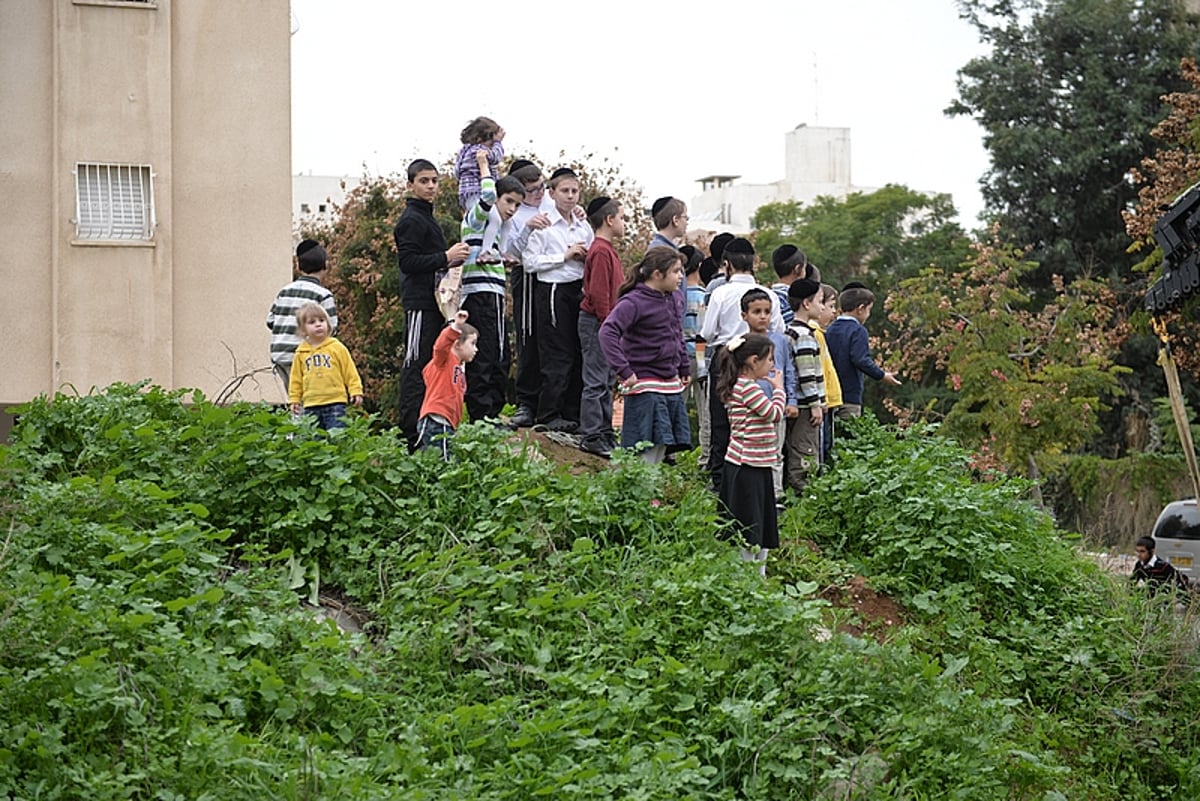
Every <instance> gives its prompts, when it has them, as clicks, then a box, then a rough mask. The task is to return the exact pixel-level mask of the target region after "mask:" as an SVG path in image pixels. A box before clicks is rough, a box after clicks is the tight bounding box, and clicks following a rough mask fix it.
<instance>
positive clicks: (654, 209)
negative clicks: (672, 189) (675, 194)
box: [650, 197, 671, 217]
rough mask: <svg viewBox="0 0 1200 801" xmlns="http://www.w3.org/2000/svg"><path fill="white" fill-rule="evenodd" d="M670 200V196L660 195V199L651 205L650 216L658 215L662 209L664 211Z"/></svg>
mask: <svg viewBox="0 0 1200 801" xmlns="http://www.w3.org/2000/svg"><path fill="white" fill-rule="evenodd" d="M670 202H671V198H670V197H660V198H659V199H658V200H656V201H654V203H653V205H651V206H650V216H651V217H655V216H657V215H658V213H659V212H660V211H662V209H663V206H665V205H667V204H668V203H670Z"/></svg>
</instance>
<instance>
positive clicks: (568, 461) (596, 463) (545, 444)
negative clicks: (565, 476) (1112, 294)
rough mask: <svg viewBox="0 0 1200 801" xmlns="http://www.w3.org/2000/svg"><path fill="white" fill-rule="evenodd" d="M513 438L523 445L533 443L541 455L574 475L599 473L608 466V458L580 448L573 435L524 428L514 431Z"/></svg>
mask: <svg viewBox="0 0 1200 801" xmlns="http://www.w3.org/2000/svg"><path fill="white" fill-rule="evenodd" d="M513 438H514V439H515V440H517V441H518V442H520V443H522V444H523V445H533V446H535V447H536V450H537V451H540V452H541V455H542V456H543V457H544V458H546V459H549V460H550V461H552V462H554V463H555V464H557V465H559V466H560V467H563V468H565V469H566V471H567V472H568V473H570V474H571V475H574V476H581V475H587V474H589V473H598V472H600V471H601V470H604V469H605V468H607V467H608V460H607V459H602V458H600V457H599V456H593V455H592V454H590V453H586V452H584V451H581V450H579V445H578V444H577V443H576V442H575V441H574V438H573V437H571V436H563V435H555V434H549V433H546V432H542V431H534V430H533V429H531V428H522V429H519V430H517V431H515V432H514V433H513Z"/></svg>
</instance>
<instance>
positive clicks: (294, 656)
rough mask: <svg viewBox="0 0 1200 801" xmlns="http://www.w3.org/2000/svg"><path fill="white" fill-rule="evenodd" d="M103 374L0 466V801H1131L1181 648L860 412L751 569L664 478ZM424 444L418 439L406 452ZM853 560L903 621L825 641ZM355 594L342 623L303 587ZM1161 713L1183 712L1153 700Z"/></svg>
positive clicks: (1189, 750) (1176, 694)
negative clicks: (763, 574) (836, 592)
mask: <svg viewBox="0 0 1200 801" xmlns="http://www.w3.org/2000/svg"><path fill="white" fill-rule="evenodd" d="M183 400H184V396H183V395H181V394H179V393H166V392H163V391H161V390H158V389H154V388H149V389H147V388H144V387H123V386H115V387H112V388H110V389H109V391H108V392H107V393H105V394H98V395H93V396H88V397H86V398H79V399H67V398H58V399H56V400H55V401H54V402H52V403H51V402H48V401H44V400H43V401H37V402H35V403H33V404H30V405H28V406H27V407H25V408H24V409H23V410H22V412H21V419H20V425H19V428H18V430H17V431H16V432H15V435H14V444H13V445H12V446H11V447H9V448H7V449H5V450H4V451H3V452H2V460H0V484H2V485H3V486H0V490H3V491H2V492H0V497H4V498H7V499H9V500H8V501H7V505H5V506H3V507H0V512H2V513H3V514H4V516H5V518H6V519H5V521H4V523H5V530H6V531H8V532H10V534H9V537H8V541H7V545H6V547H5V550H4V551H3V552H0V637H2V638H3V642H4V643H5V653H4V659H3V661H2V662H0V719H3V720H4V721H5V726H4V727H3V728H2V729H0V795H5V794H9V795H11V796H12V797H19V798H26V797H37V798H47V799H54V798H77V797H82V796H86V797H89V798H95V799H109V798H114V799H115V798H163V799H174V798H181V799H182V798H187V799H200V798H209V799H224V798H245V797H251V796H254V797H273V798H305V799H310V798H389V799H394V798H411V799H421V798H428V799H455V798H457V799H490V798H495V799H500V798H513V799H528V798H531V797H537V796H539V795H553V796H555V797H559V798H596V799H608V798H640V799H667V798H671V799H676V798H692V799H733V798H755V799H794V798H831V799H832V798H979V799H995V798H1031V799H1032V798H1064V797H1065V798H1102V799H1103V798H1113V799H1115V798H1155V797H1159V796H1160V795H1161V793H1162V792H1163V791H1164V790H1163V788H1176V789H1179V790H1185V791H1186V790H1192V791H1194V790H1195V789H1196V787H1197V786H1200V767H1198V763H1197V759H1196V757H1195V752H1196V750H1197V749H1196V745H1197V743H1196V738H1195V737H1194V736H1193V735H1192V734H1191V733H1190V732H1189V730H1188V728H1187V721H1188V719H1189V717H1190V710H1191V709H1194V708H1195V706H1196V703H1197V702H1198V701H1200V698H1197V692H1196V687H1195V683H1194V681H1193V679H1192V671H1193V669H1194V667H1195V656H1194V653H1193V645H1194V643H1193V642H1192V641H1191V638H1190V637H1185V636H1184V635H1185V632H1187V631H1189V630H1190V628H1189V625H1190V620H1184V621H1182V622H1180V621H1179V620H1178V619H1177V618H1176V617H1175V616H1173V615H1172V614H1171V612H1170V611H1169V610H1166V609H1164V608H1162V606H1161V605H1154V604H1147V603H1145V602H1144V601H1141V600H1140V599H1137V598H1130V597H1129V596H1127V595H1126V594H1125V592H1124V591H1123V590H1122V589H1121V588H1115V589H1114V587H1113V586H1112V584H1111V583H1110V582H1108V581H1107V580H1106V579H1104V578H1103V577H1102V576H1100V575H1098V574H1097V573H1096V572H1095V571H1094V570H1093V569H1091V568H1089V566H1088V565H1086V564H1085V563H1082V562H1080V561H1079V560H1078V559H1077V557H1076V556H1075V555H1074V553H1073V551H1072V549H1071V547H1070V545H1069V544H1067V543H1064V542H1062V541H1061V540H1060V538H1059V537H1058V535H1057V534H1056V532H1054V530H1053V528H1052V527H1051V526H1050V524H1049V523H1048V522H1047V521H1046V520H1045V518H1043V517H1042V516H1040V515H1038V514H1036V513H1035V512H1033V511H1031V509H1030V508H1029V507H1028V506H1027V505H1026V504H1024V503H1023V502H1022V501H1021V499H1020V494H1021V492H1022V491H1023V489H1024V487H1023V485H1021V484H1019V483H1009V482H1003V483H991V484H980V483H975V482H973V481H971V480H970V478H969V476H968V475H967V473H966V470H965V462H964V460H963V457H962V454H961V453H960V452H959V451H957V450H956V449H954V448H953V447H952V446H950V445H948V444H947V443H945V442H944V441H942V440H940V439H938V438H937V437H936V436H933V435H932V433H931V432H921V433H918V432H909V433H908V434H907V435H905V436H904V437H903V438H901V439H897V438H896V437H895V435H894V434H892V433H890V432H888V431H885V430H882V429H879V428H877V427H875V426H873V425H872V424H870V423H869V422H868V423H866V424H864V425H863V426H860V427H859V431H858V432H857V437H856V439H855V440H854V441H853V443H847V444H846V447H844V448H843V449H842V456H841V461H840V462H839V465H838V468H837V469H836V470H835V471H833V472H832V473H831V474H830V475H828V476H826V477H824V478H822V479H820V480H819V481H818V482H816V483H815V484H814V487H813V489H814V493H815V497H814V499H812V500H810V501H807V502H806V503H804V504H802V505H801V508H800V509H799V511H796V512H790V513H789V516H788V517H787V519H786V523H785V525H786V531H785V539H788V540H789V541H792V542H796V541H797V532H799V531H803V532H804V533H805V535H806V536H808V537H811V538H812V539H813V540H814V541H815V542H817V543H818V544H819V545H820V547H821V548H822V549H823V555H822V557H821V558H820V559H816V558H813V557H812V555H811V554H810V553H809V552H808V551H807V549H803V548H799V549H797V550H796V551H795V552H794V553H791V552H789V551H787V550H786V549H785V551H784V552H783V554H782V555H781V557H780V558H779V559H776V560H774V561H773V562H772V565H773V567H774V568H775V570H776V571H777V577H776V578H773V579H772V580H770V581H767V582H763V581H762V580H761V579H760V578H759V577H758V575H757V573H755V572H754V569H753V567H751V566H748V565H745V564H743V563H741V562H740V560H739V559H738V558H737V556H736V552H735V550H734V549H733V548H732V547H731V546H729V545H726V544H724V543H722V542H720V541H719V540H717V539H716V538H714V537H713V536H711V533H712V530H713V526H714V515H713V509H712V506H713V503H712V500H711V496H710V495H709V494H708V493H707V492H706V491H704V490H703V489H702V488H701V487H702V482H701V480H700V479H699V477H698V476H693V475H691V473H690V472H689V471H688V470H682V471H675V472H670V471H668V472H659V470H658V469H657V468H652V467H649V466H647V465H644V464H641V463H640V462H637V461H620V462H619V464H618V466H617V469H613V470H609V471H605V472H602V473H599V474H596V475H591V476H585V477H576V476H571V475H568V474H566V473H565V472H563V471H561V470H559V469H557V468H556V466H555V465H553V464H552V463H549V462H547V461H544V460H542V459H540V458H539V457H538V455H537V454H536V452H534V451H532V450H530V449H527V448H526V447H524V446H521V445H520V444H514V443H513V442H511V441H508V440H505V439H504V438H503V437H501V436H500V434H498V433H496V432H494V431H490V430H485V429H474V428H470V427H468V429H466V430H465V431H464V432H463V434H462V436H461V437H460V439H459V440H458V441H456V448H457V449H458V453H459V455H460V460H459V461H458V462H457V463H456V464H454V465H451V466H444V465H442V464H441V463H439V462H437V461H436V460H435V459H433V458H429V457H427V456H426V455H420V454H419V455H418V456H416V457H410V456H408V455H407V454H406V453H405V451H404V449H403V447H402V446H401V445H400V444H399V443H398V442H397V440H396V439H395V438H394V437H392V436H388V435H377V434H372V433H370V432H369V431H368V427H367V426H366V425H365V424H363V423H357V424H355V425H354V426H352V427H351V428H350V429H349V430H348V431H346V432H345V433H344V435H342V436H335V437H332V438H322V437H318V436H316V435H315V433H314V432H313V431H312V430H311V429H308V428H305V427H303V426H301V427H298V426H296V425H295V424H293V423H292V422H291V421H290V420H289V419H288V417H287V416H286V415H282V414H279V413H276V412H275V411H273V410H271V409H268V408H265V407H254V406H236V407H230V408H219V407H215V406H213V405H211V404H210V403H208V402H206V401H205V400H204V399H202V398H188V400H189V401H191V402H190V403H188V404H184V403H183ZM430 456H431V455H430ZM854 573H860V574H862V575H864V576H867V577H868V578H869V580H870V581H871V582H872V583H873V584H874V585H875V586H876V587H877V588H879V589H882V590H886V591H888V592H890V593H892V594H893V595H894V596H895V597H896V598H897V599H899V600H900V601H901V602H902V603H904V604H905V606H906V607H907V608H908V610H909V617H910V618H911V619H910V622H909V624H908V625H907V626H905V627H903V628H902V629H896V630H894V631H893V632H892V636H891V639H890V640H889V641H888V642H885V643H883V644H880V643H877V642H876V641H875V640H872V639H858V638H854V637H850V636H845V635H836V634H835V635H833V636H832V637H827V636H825V633H827V632H828V630H829V629H833V628H835V627H836V618H837V617H838V616H840V615H845V614H847V612H845V611H844V610H834V609H833V608H831V607H830V606H829V605H828V604H826V603H825V602H824V601H821V600H819V599H818V598H817V597H816V591H817V589H818V585H819V583H824V582H826V581H828V580H829V577H830V576H836V575H853V574H854ZM299 578H302V579H303V580H304V581H306V582H307V583H308V585H309V590H310V591H311V590H312V588H313V586H314V585H315V582H316V581H317V580H318V578H319V580H320V581H321V582H323V583H324V584H327V585H336V586H337V587H339V588H340V589H342V590H343V591H344V592H345V593H348V594H349V595H350V596H351V597H352V598H354V599H356V601H357V603H359V604H360V605H362V606H363V607H365V608H366V609H368V610H369V611H370V612H371V614H372V622H371V624H370V625H369V626H368V628H367V631H366V633H365V634H361V635H359V634H345V633H342V632H340V631H338V630H337V629H336V628H335V627H334V626H333V624H332V623H330V622H328V621H322V620H320V619H318V618H317V617H315V616H314V615H313V614H312V612H311V610H307V609H306V608H305V607H304V606H302V605H301V604H300V600H301V598H302V597H303V595H304V594H303V593H298V592H297V589H296V588H294V585H296V584H297V583H300V582H298V581H297V579H299ZM1179 710H1183V711H1179Z"/></svg>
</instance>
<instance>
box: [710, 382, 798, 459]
mask: <svg viewBox="0 0 1200 801" xmlns="http://www.w3.org/2000/svg"><path fill="white" fill-rule="evenodd" d="M784 398H785V395H784V392H783V390H782V389H779V388H776V389H775V392H774V395H773V397H770V398H768V397H767V393H765V392H763V391H762V387H760V386H759V385H758V382H757V381H755V380H754V379H752V378H747V377H745V376H738V380H737V383H736V384H734V385H733V393H732V394H731V395H730V398H729V403H728V404H727V405H728V407H729V450H727V451H726V452H725V461H727V462H730V463H732V464H741V465H746V466H747V467H771V466H772V465H774V464H775V456H776V452H775V424H776V423H778V422H779V421H780V419H782V418H783V402H784Z"/></svg>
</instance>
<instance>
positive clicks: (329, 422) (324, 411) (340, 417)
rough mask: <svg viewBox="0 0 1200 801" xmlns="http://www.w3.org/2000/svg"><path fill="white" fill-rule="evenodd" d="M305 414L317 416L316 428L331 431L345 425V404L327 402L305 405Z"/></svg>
mask: <svg viewBox="0 0 1200 801" xmlns="http://www.w3.org/2000/svg"><path fill="white" fill-rule="evenodd" d="M304 413H305V414H311V415H312V416H313V417H315V418H317V428H323V429H325V430H326V431H331V430H333V429H335V428H345V427H346V404H344V403H327V404H325V405H324V406H305V407H304Z"/></svg>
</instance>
